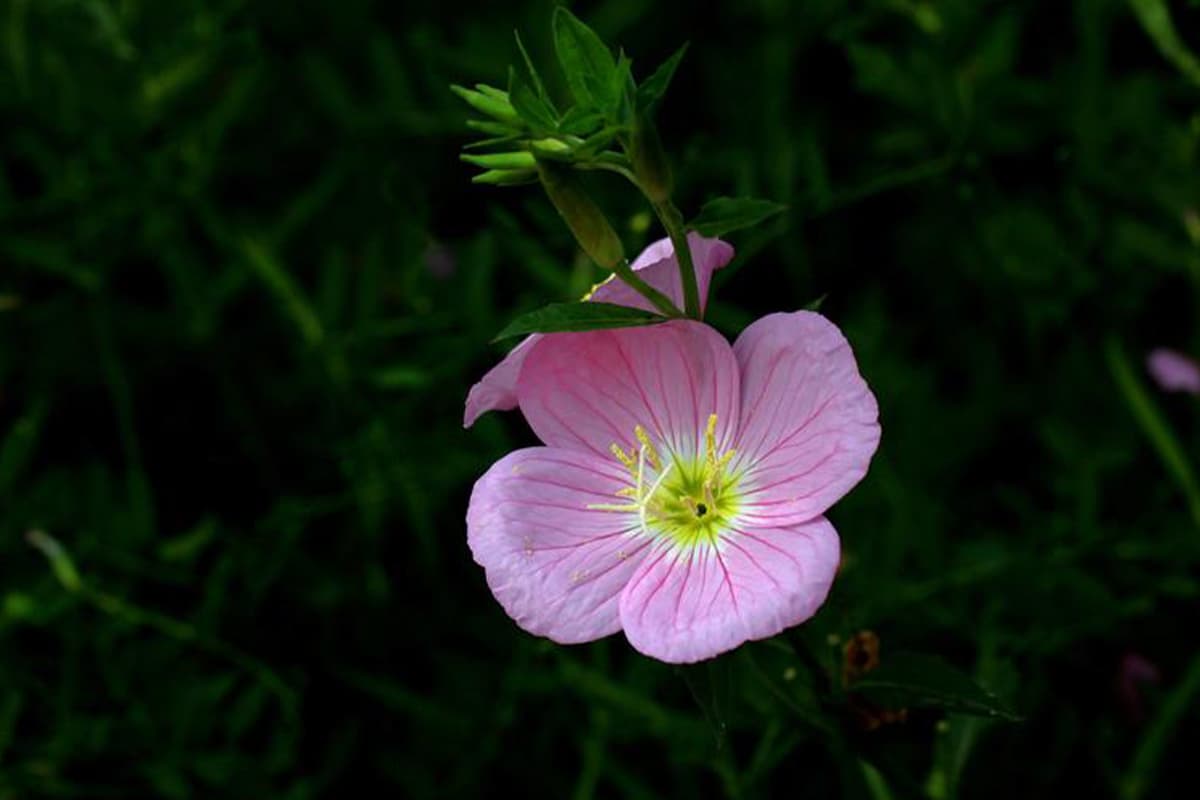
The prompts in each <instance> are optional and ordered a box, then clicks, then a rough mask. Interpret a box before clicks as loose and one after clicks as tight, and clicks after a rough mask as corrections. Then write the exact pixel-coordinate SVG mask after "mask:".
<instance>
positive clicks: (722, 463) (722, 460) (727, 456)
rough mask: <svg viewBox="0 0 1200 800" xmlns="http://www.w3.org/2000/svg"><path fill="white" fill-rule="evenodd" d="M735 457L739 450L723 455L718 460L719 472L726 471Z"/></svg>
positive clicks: (726, 452)
mask: <svg viewBox="0 0 1200 800" xmlns="http://www.w3.org/2000/svg"><path fill="white" fill-rule="evenodd" d="M735 455H737V450H726V451H725V455H723V456H721V457H720V458H718V459H717V464H716V468H717V470H718V471H720V470H723V469H725V466H726V465H727V464H728V463H729V460H730V459H731V458H733V457H734V456H735Z"/></svg>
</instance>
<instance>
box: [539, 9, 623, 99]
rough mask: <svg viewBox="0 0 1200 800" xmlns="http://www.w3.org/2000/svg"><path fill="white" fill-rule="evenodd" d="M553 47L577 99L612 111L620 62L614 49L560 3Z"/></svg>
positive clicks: (556, 13) (555, 19) (555, 22)
mask: <svg viewBox="0 0 1200 800" xmlns="http://www.w3.org/2000/svg"><path fill="white" fill-rule="evenodd" d="M554 49H555V52H557V53H558V63H559V64H561V65H562V70H563V73H564V74H565V75H566V78H567V86H569V87H570V89H571V94H572V95H574V97H575V100H576V102H578V103H579V104H580V105H581V106H584V107H587V108H590V109H598V110H600V111H603V112H606V113H607V112H609V111H612V110H614V109H616V107H617V102H618V100H619V95H618V94H617V93H616V92H614V87H615V86H616V76H615V73H616V71H617V65H616V63H615V62H614V61H613V57H612V53H611V52H609V49H608V47H607V46H606V45H605V44H604V42H603V41H601V40H600V37H599V36H597V35H596V32H595V31H593V30H592V29H591V28H589V27H588V26H587V25H585V24H584V23H583V22H582V21H580V19H579V18H578V17H576V16H575V15H574V14H572V13H571V12H570V11H568V10H567V9H566V8H564V7H562V6H559V7H558V8H556V9H554Z"/></svg>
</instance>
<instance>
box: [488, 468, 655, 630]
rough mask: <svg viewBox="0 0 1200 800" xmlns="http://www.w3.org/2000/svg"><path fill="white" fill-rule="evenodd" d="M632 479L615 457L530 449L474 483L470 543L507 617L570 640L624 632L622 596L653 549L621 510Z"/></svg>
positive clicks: (631, 516)
mask: <svg viewBox="0 0 1200 800" xmlns="http://www.w3.org/2000/svg"><path fill="white" fill-rule="evenodd" d="M628 485H629V476H628V473H626V472H625V471H624V469H623V468H622V467H621V466H620V465H619V464H618V463H617V462H616V460H615V459H611V458H608V459H601V458H597V457H595V456H592V455H590V454H588V453H581V452H574V451H567V450H558V449H554V448H550V447H532V448H528V449H525V450H517V451H516V452H514V453H509V454H508V455H507V456H505V457H504V458H502V459H500V460H499V461H497V462H496V463H495V464H493V465H492V468H491V469H489V470H488V471H487V472H486V473H485V474H484V476H483V477H482V478H480V479H479V481H478V482H476V484H475V489H474V490H473V491H472V492H471V502H470V506H469V507H468V510H467V544H468V545H469V546H470V548H471V553H472V554H473V555H474V556H475V561H476V562H477V563H479V564H480V565H481V566H482V567H483V568H484V569H485V570H486V572H487V583H488V586H489V587H490V588H491V590H492V593H493V594H494V595H495V596H496V599H497V600H498V601H500V605H501V606H503V607H504V610H505V611H507V612H508V615H509V616H510V617H512V618H513V620H515V621H516V623H517V624H518V625H520V626H521V627H522V628H524V629H525V630H527V631H529V632H530V633H534V634H537V635H539V636H546V637H549V638H550V639H553V640H554V641H556V642H560V643H563V644H571V643H575V642H588V641H591V640H593V639H599V638H600V637H602V636H607V635H609V634H611V633H615V632H616V631H618V630H620V627H621V625H620V621H619V615H618V610H617V605H618V600H617V598H618V596H619V594H620V592H621V590H622V589H623V588H624V587H625V584H626V583H627V582H628V580H629V577H630V576H631V575H632V574H633V572H634V570H635V569H636V568H637V565H638V564H639V563H640V560H641V558H642V557H643V555H644V551H645V549H646V547H647V546H648V540H646V539H645V538H644V537H643V535H642V533H641V529H640V526H639V523H638V517H637V514H636V513H627V512H611V511H599V510H589V509H588V508H587V506H588V505H589V504H598V503H600V504H604V503H607V504H620V503H623V502H627V501H624V500H623V499H622V498H620V497H617V496H616V492H617V490H618V489H621V488H622V487H624V486H628Z"/></svg>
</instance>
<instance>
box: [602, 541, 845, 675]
mask: <svg viewBox="0 0 1200 800" xmlns="http://www.w3.org/2000/svg"><path fill="white" fill-rule="evenodd" d="M838 552H839V546H838V537H837V532H836V531H834V529H833V526H832V525H830V524H829V521H828V520H826V519H825V518H824V517H820V518H817V519H814V520H811V521H810V522H807V523H805V524H803V525H799V526H795V527H791V528H746V529H744V530H741V531H731V532H729V533H727V534H726V535H725V536H724V537H723V538H722V539H721V541H720V542H719V543H718V544H717V545H716V546H710V545H699V546H696V547H692V548H680V547H677V546H673V545H671V544H670V543H669V542H668V541H666V540H663V541H661V542H659V543H656V544H655V546H654V547H653V548H652V549H651V550H650V551H649V552H648V553H647V554H646V555H645V557H644V558H643V560H642V562H641V564H640V566H639V567H638V569H637V572H636V573H635V574H634V575H633V577H632V578H631V579H630V580H629V585H628V586H627V587H626V588H625V591H624V592H622V593H621V602H620V608H621V626H622V627H623V628H624V629H625V635H626V636H627V637H628V638H629V642H630V643H631V644H632V645H633V646H634V647H635V648H636V649H637V650H639V651H641V652H642V653H645V654H646V655H648V656H652V657H654V658H657V659H660V660H662V661H669V662H672V663H691V662H693V661H700V660H702V659H705V658H712V657H713V656H715V655H717V654H719V653H724V652H725V651H727V650H732V649H733V648H735V647H737V646H738V645H740V644H742V643H743V642H746V641H750V640H754V639H765V638H767V637H769V636H774V635H775V634H777V633H779V632H780V631H782V630H784V629H785V628H789V627H791V626H792V625H796V624H798V623H801V622H803V621H804V620H806V619H808V618H809V617H811V616H812V615H813V614H814V613H816V610H817V609H818V608H819V607H820V605H821V603H823V602H824V601H825V597H826V596H827V595H828V594H829V587H830V585H831V584H832V583H833V576H834V574H835V573H836V572H837V565H838Z"/></svg>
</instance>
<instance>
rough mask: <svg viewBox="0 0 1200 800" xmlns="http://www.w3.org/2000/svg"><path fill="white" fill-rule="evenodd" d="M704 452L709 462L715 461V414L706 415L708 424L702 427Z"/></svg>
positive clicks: (713, 462)
mask: <svg viewBox="0 0 1200 800" xmlns="http://www.w3.org/2000/svg"><path fill="white" fill-rule="evenodd" d="M704 454H705V461H707V462H708V463H709V464H715V463H716V462H717V415H716V414H709V415H708V425H706V426H705V428H704Z"/></svg>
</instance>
